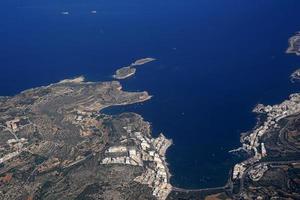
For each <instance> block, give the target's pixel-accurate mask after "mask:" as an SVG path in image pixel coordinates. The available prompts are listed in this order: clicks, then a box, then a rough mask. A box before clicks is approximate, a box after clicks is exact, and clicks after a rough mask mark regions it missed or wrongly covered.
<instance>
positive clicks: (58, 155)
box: [0, 77, 172, 200]
mask: <svg viewBox="0 0 300 200" xmlns="http://www.w3.org/2000/svg"><path fill="white" fill-rule="evenodd" d="M150 98H151V96H150V95H149V94H148V93H147V92H125V91H122V86H121V85H120V83H119V82H117V81H111V82H85V81H84V78H83V77H78V78H74V79H66V80H63V81H60V82H58V83H54V84H51V85H48V86H43V87H38V88H33V89H29V90H26V91H23V92H21V93H20V94H17V95H15V96H12V97H2V98H0V113H1V115H0V134H1V137H0V199H3V200H10V199H99V198H100V199H161V200H164V199H166V198H167V196H168V194H169V193H170V192H171V190H172V186H171V184H170V181H169V179H170V174H169V171H168V167H167V163H166V161H165V153H166V150H167V148H168V147H169V146H170V145H171V144H172V141H171V140H168V139H167V138H166V137H165V136H164V135H163V134H160V136H159V137H158V138H153V137H152V136H151V127H150V123H148V122H146V121H144V120H143V118H142V117H141V116H140V115H138V114H135V113H123V114H120V115H116V116H111V115H105V114H103V113H101V110H102V109H103V108H106V107H109V106H115V105H127V104H133V103H139V102H143V101H147V100H149V99H150Z"/></svg>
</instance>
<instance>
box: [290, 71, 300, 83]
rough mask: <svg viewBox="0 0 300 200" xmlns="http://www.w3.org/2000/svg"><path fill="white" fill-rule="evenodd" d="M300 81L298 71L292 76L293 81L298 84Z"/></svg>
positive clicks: (299, 72)
mask: <svg viewBox="0 0 300 200" xmlns="http://www.w3.org/2000/svg"><path fill="white" fill-rule="evenodd" d="M299 80H300V69H297V70H296V71H294V72H293V73H292V74H291V81H292V82H296V81H299Z"/></svg>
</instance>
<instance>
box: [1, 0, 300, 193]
mask: <svg viewBox="0 0 300 200" xmlns="http://www.w3.org/2000/svg"><path fill="white" fill-rule="evenodd" d="M92 10H96V11H97V13H96V14H92V13H91V11H92ZM299 10H300V1H299V0H284V1H283V0H251V1H249V0H248V1H246V0H244V1H242V0H172V1H171V0H151V1H149V0H106V1H104V0H48V1H46V0H44V1H41V0H1V2H0V70H1V71H0V95H14V94H16V93H18V92H20V91H22V90H24V89H27V88H32V87H36V86H41V85H47V84H49V83H53V82H56V81H59V80H62V79H65V78H72V77H75V76H79V75H84V76H85V77H86V78H87V79H88V80H92V81H106V80H111V75H112V74H113V73H114V70H116V69H117V68H119V67H121V66H126V65H128V64H130V63H131V62H132V61H134V60H135V59H138V58H142V57H148V56H151V57H154V58H157V61H155V62H153V63H150V64H147V65H145V66H143V67H139V68H138V71H137V74H136V75H135V76H134V77H132V78H130V79H128V80H125V81H122V84H123V86H124V89H125V90H129V91H141V90H147V91H149V92H150V93H151V94H152V95H154V98H153V99H152V100H151V101H149V102H145V103H143V104H140V105H133V106H126V107H124V108H120V107H118V108H113V109H110V110H108V111H107V112H114V113H118V112H123V111H134V112H137V113H139V114H142V115H143V116H144V118H145V119H146V120H148V121H150V122H151V123H152V125H153V132H154V135H157V134H158V133H159V132H161V131H162V132H164V133H165V135H166V136H167V137H169V138H171V139H173V141H174V145H173V146H172V147H171V148H170V149H169V151H168V154H167V160H168V162H169V164H170V166H169V167H170V170H171V173H172V174H173V177H172V180H171V181H172V184H174V185H175V186H178V187H186V188H203V187H214V186H221V185H223V184H224V183H225V182H226V180H227V177H228V172H229V169H230V168H231V167H232V166H233V164H234V162H236V158H235V157H233V156H232V155H230V154H229V153H228V150H230V149H233V148H236V147H238V146H239V145H240V144H239V136H240V133H241V132H243V131H247V130H249V129H251V128H252V127H253V126H254V124H255V115H253V114H252V113H251V109H252V108H253V107H254V106H255V104H256V103H259V102H260V103H265V104H274V103H279V102H280V101H282V100H284V99H285V98H287V97H288V95H289V94H290V93H292V92H295V91H299V90H300V87H299V85H297V84H292V83H290V81H289V75H290V73H291V72H293V70H295V69H297V68H299V67H300V57H296V56H294V55H287V54H285V50H286V48H287V40H288V38H289V37H290V36H292V35H293V34H294V33H295V32H296V31H300V20H299V19H300V12H299ZM63 11H68V12H69V13H70V14H69V15H62V14H61V12H63Z"/></svg>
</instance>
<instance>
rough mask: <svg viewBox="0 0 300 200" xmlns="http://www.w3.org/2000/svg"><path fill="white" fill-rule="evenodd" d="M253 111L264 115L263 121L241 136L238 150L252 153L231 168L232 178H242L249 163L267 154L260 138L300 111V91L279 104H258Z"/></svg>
mask: <svg viewBox="0 0 300 200" xmlns="http://www.w3.org/2000/svg"><path fill="white" fill-rule="evenodd" d="M253 112H255V113H257V114H260V115H265V121H264V122H263V123H262V125H261V126H258V127H257V128H255V129H254V130H253V131H251V132H250V133H249V134H247V135H246V136H244V137H242V138H241V141H242V144H243V145H242V147H241V148H239V149H238V150H245V151H247V152H251V153H253V157H251V158H249V159H247V160H245V161H243V162H241V163H238V164H236V165H235V166H234V168H233V173H232V178H233V179H238V178H242V177H243V175H244V172H245V170H246V169H247V167H248V166H249V165H253V164H254V163H256V162H258V161H259V160H261V159H262V158H264V157H266V156H267V150H266V147H265V144H264V142H261V138H262V137H263V136H264V135H265V134H267V133H268V132H269V131H271V130H273V129H276V128H278V127H279V124H278V122H279V121H280V120H281V119H283V118H286V117H288V116H292V115H294V114H297V113H299V112H300V93H295V94H291V95H290V98H289V100H285V101H284V102H282V103H281V104H278V105H274V106H264V105H262V104H258V105H257V106H256V107H255V108H254V109H253Z"/></svg>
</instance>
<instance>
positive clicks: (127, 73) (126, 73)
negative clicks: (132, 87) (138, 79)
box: [113, 58, 156, 80]
mask: <svg viewBox="0 0 300 200" xmlns="http://www.w3.org/2000/svg"><path fill="white" fill-rule="evenodd" d="M155 60H156V59H155V58H142V59H138V60H136V61H135V62H133V63H132V64H131V65H129V66H126V67H122V68H120V69H118V70H117V71H116V72H115V75H113V77H114V78H115V79H119V80H120V79H126V78H128V77H131V76H133V75H134V74H135V72H136V68H135V67H136V66H140V65H144V64H146V63H149V62H152V61H155Z"/></svg>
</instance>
